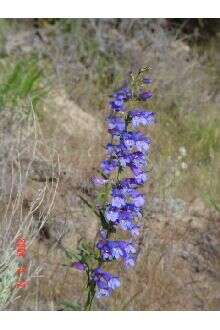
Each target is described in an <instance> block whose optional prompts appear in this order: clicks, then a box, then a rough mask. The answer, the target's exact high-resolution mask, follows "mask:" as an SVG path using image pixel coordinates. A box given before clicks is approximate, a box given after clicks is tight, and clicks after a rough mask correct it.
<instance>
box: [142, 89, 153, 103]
mask: <svg viewBox="0 0 220 330" xmlns="http://www.w3.org/2000/svg"><path fill="white" fill-rule="evenodd" d="M152 96H153V94H152V93H151V91H145V92H142V93H140V94H139V99H140V100H141V101H146V100H148V99H150V98H151V97H152Z"/></svg>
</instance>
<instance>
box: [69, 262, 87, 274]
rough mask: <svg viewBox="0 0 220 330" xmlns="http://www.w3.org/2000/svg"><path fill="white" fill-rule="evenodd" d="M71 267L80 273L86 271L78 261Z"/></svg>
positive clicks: (83, 265)
mask: <svg viewBox="0 0 220 330" xmlns="http://www.w3.org/2000/svg"><path fill="white" fill-rule="evenodd" d="M72 267H73V268H75V269H77V270H79V271H80V272H83V271H84V270H85V269H86V265H85V264H83V263H82V262H80V261H75V262H73V263H72Z"/></svg>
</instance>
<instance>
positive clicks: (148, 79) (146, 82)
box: [143, 78, 152, 85]
mask: <svg viewBox="0 0 220 330" xmlns="http://www.w3.org/2000/svg"><path fill="white" fill-rule="evenodd" d="M143 83H144V84H146V85H148V84H152V79H150V78H143Z"/></svg>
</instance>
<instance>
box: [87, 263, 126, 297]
mask: <svg viewBox="0 0 220 330" xmlns="http://www.w3.org/2000/svg"><path fill="white" fill-rule="evenodd" d="M91 280H92V281H93V282H94V283H95V284H96V287H97V290H96V297H97V298H103V297H109V296H110V295H111V294H112V292H113V290H115V289H117V288H119V287H120V284H121V283H120V280H119V277H118V276H114V275H112V274H110V273H108V272H105V271H104V270H102V269H101V268H100V267H97V268H95V269H94V270H93V271H92V273H91Z"/></svg>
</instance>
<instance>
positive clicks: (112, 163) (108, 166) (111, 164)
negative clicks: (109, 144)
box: [101, 160, 118, 175]
mask: <svg viewBox="0 0 220 330" xmlns="http://www.w3.org/2000/svg"><path fill="white" fill-rule="evenodd" d="M117 168H118V162H117V161H116V160H103V161H102V162H101V169H102V171H103V173H104V174H106V175H109V174H111V173H112V172H114V171H115V170H116V169H117Z"/></svg>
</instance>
